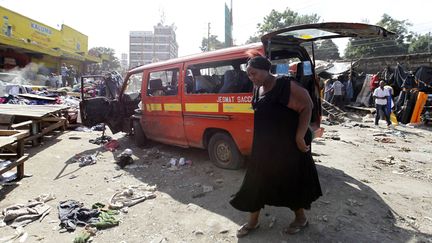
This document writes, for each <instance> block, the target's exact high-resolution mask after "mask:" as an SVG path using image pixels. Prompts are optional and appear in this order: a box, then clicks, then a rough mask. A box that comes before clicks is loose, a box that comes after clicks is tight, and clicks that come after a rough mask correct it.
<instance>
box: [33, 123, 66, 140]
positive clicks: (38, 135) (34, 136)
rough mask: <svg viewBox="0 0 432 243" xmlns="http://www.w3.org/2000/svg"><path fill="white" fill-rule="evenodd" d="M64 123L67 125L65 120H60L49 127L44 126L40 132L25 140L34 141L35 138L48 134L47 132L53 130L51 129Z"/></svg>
mask: <svg viewBox="0 0 432 243" xmlns="http://www.w3.org/2000/svg"><path fill="white" fill-rule="evenodd" d="M64 125H65V121H58V122H56V123H54V124H51V125H49V126H48V127H45V128H42V130H41V131H40V132H39V133H37V134H34V135H32V136H30V137H27V138H25V141H33V140H35V139H37V138H40V137H42V136H43V135H45V134H47V133H49V132H51V131H53V130H55V129H57V128H59V127H62V126H64Z"/></svg>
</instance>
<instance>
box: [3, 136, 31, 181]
mask: <svg viewBox="0 0 432 243" xmlns="http://www.w3.org/2000/svg"><path fill="white" fill-rule="evenodd" d="M28 136H29V131H25V130H21V131H19V130H0V159H5V160H9V161H11V163H10V164H8V165H6V166H4V167H0V175H2V174H3V173H5V172H6V171H9V170H11V169H13V168H15V167H16V168H17V179H18V180H19V179H22V178H23V177H24V162H25V161H26V160H27V159H28V155H27V154H24V139H25V138H26V137H28Z"/></svg>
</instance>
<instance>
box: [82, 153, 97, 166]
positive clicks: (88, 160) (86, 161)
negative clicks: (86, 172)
mask: <svg viewBox="0 0 432 243" xmlns="http://www.w3.org/2000/svg"><path fill="white" fill-rule="evenodd" d="M96 161H97V158H96V155H95V154H92V155H85V156H82V157H81V158H79V159H78V163H79V167H84V166H87V165H93V164H96Z"/></svg>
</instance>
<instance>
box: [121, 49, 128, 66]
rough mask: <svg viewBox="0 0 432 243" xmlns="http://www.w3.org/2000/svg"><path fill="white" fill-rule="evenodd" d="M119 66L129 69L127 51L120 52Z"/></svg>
mask: <svg viewBox="0 0 432 243" xmlns="http://www.w3.org/2000/svg"><path fill="white" fill-rule="evenodd" d="M120 66H121V68H122V69H125V70H127V69H129V66H128V54H127V53H122V54H121V59H120Z"/></svg>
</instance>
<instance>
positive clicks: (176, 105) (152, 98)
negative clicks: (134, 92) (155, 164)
mask: <svg viewBox="0 0 432 243" xmlns="http://www.w3.org/2000/svg"><path fill="white" fill-rule="evenodd" d="M166 70H176V72H178V73H177V78H178V75H179V73H180V70H181V65H180V64H174V65H170V66H164V67H158V68H153V69H150V70H145V71H144V82H143V90H142V101H143V112H142V113H143V115H142V119H141V125H142V128H143V130H144V133H145V135H146V136H147V138H149V139H152V140H155V141H159V142H163V143H167V144H173V145H177V146H182V147H187V141H186V136H185V131H184V127H183V116H182V110H181V95H180V90H181V89H182V85H181V82H178V85H177V88H176V89H177V91H176V93H171V94H170V95H168V94H167V93H168V92H167V90H166V89H165V91H166V92H165V94H155V91H157V90H152V89H154V87H151V86H152V85H153V83H154V82H153V81H154V80H155V78H153V81H152V80H151V79H149V78H150V77H151V76H152V75H154V74H160V73H162V74H163V73H164V71H166ZM170 78H172V77H170ZM149 82H150V85H149ZM159 85H160V84H159ZM153 86H155V85H153ZM164 88H165V87H164ZM150 92H153V93H152V94H150ZM171 92H172V91H171Z"/></svg>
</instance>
